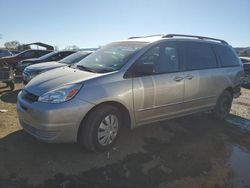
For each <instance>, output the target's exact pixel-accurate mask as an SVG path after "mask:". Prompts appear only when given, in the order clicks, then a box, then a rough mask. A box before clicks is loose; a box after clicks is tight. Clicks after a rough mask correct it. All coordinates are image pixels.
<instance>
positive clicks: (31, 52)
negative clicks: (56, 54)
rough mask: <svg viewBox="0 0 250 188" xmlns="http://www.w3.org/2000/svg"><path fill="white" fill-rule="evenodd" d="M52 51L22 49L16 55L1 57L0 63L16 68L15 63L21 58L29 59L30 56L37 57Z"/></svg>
mask: <svg viewBox="0 0 250 188" xmlns="http://www.w3.org/2000/svg"><path fill="white" fill-rule="evenodd" d="M50 52H52V51H51V50H37V49H36V50H33V49H32V50H26V51H23V52H21V53H19V54H17V55H13V56H10V57H2V58H0V63H6V64H8V65H9V66H11V67H12V68H14V69H16V68H17V63H18V62H19V61H21V60H24V59H30V58H38V57H41V56H43V55H45V54H48V53H50Z"/></svg>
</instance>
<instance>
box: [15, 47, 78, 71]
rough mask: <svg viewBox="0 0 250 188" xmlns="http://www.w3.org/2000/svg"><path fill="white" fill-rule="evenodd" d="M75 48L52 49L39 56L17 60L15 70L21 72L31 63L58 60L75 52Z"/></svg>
mask: <svg viewBox="0 0 250 188" xmlns="http://www.w3.org/2000/svg"><path fill="white" fill-rule="evenodd" d="M75 52H76V51H75V50H63V51H53V52H50V53H48V54H46V55H43V56H41V57H39V58H32V59H25V60H22V61H20V62H18V65H17V71H18V72H20V73H22V72H23V70H24V69H25V68H26V67H27V66H29V65H33V64H37V63H43V62H50V61H60V60H61V59H63V58H65V57H67V56H69V55H71V54H73V53H75Z"/></svg>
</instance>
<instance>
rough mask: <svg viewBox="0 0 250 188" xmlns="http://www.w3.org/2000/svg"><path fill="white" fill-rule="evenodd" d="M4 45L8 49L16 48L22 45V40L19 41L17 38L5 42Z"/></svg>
mask: <svg viewBox="0 0 250 188" xmlns="http://www.w3.org/2000/svg"><path fill="white" fill-rule="evenodd" d="M4 46H5V48H7V49H11V50H16V49H17V48H18V46H20V42H18V41H16V40H13V41H10V42H5V43H4Z"/></svg>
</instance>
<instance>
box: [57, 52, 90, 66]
mask: <svg viewBox="0 0 250 188" xmlns="http://www.w3.org/2000/svg"><path fill="white" fill-rule="evenodd" d="M88 54H89V53H87V52H76V53H74V54H72V55H69V56H67V57H65V58H63V59H62V60H60V61H59V63H64V64H73V63H77V62H79V61H80V60H82V59H83V58H84V57H86V56H87V55H88Z"/></svg>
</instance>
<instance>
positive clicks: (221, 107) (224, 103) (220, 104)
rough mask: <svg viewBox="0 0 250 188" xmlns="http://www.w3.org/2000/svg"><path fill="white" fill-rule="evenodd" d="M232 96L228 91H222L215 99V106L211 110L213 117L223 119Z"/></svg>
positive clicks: (227, 112) (228, 108) (230, 103)
mask: <svg viewBox="0 0 250 188" xmlns="http://www.w3.org/2000/svg"><path fill="white" fill-rule="evenodd" d="M232 102H233V96H232V94H231V93H230V92H229V91H227V90H226V91H224V92H223V93H222V94H221V95H220V97H219V98H218V100H217V103H216V106H215V108H214V110H213V113H214V115H215V117H217V118H219V119H225V118H226V117H227V116H228V114H229V112H230V110H231V107H232Z"/></svg>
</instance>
